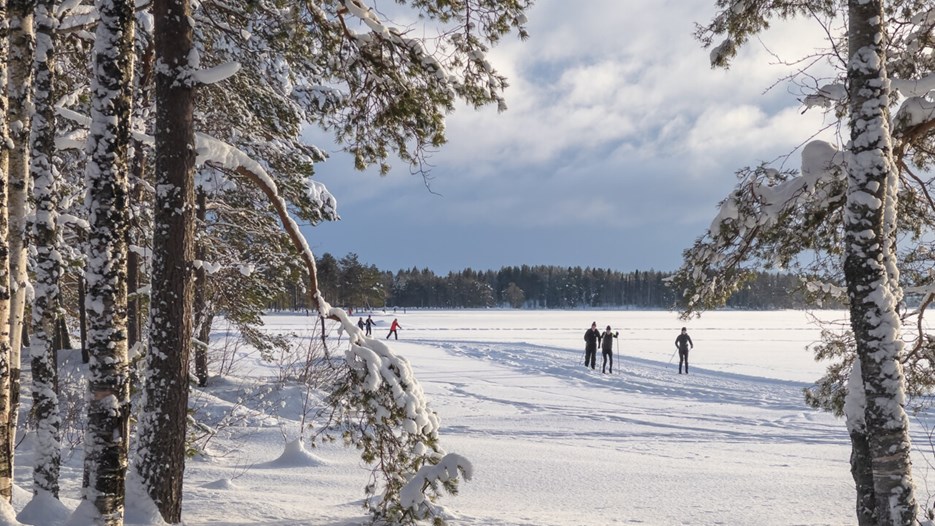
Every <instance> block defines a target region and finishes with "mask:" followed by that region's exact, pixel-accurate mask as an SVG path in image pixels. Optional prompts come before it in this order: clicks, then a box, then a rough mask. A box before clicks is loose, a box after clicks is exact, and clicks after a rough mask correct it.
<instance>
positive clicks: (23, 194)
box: [7, 0, 36, 449]
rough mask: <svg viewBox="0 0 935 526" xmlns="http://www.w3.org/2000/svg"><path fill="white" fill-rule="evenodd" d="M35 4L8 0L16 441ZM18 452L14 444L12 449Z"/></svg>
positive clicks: (12, 379) (9, 203)
mask: <svg viewBox="0 0 935 526" xmlns="http://www.w3.org/2000/svg"><path fill="white" fill-rule="evenodd" d="M35 5H36V0H9V3H8V10H9V21H10V59H9V61H10V65H9V84H8V87H7V89H8V93H9V110H8V115H9V127H10V139H12V144H13V149H12V150H11V151H10V165H9V166H10V168H9V184H8V187H7V208H8V209H9V231H8V239H9V250H10V294H11V303H10V312H9V316H8V318H9V324H10V428H11V429H10V435H9V439H10V441H11V442H12V443H15V442H16V422H17V418H18V416H19V396H20V368H21V362H22V357H21V354H22V346H23V323H24V319H23V316H24V312H25V309H26V289H27V287H28V281H29V277H28V276H27V275H26V271H27V261H26V218H27V216H28V215H29V200H28V195H27V193H28V192H29V129H30V117H31V116H30V106H31V105H32V102H31V98H32V97H31V95H32V89H33V88H32V83H33V56H34V54H35V50H36V34H35V29H34V27H33V26H34V10H35ZM10 448H11V449H12V448H13V445H12V444H11V445H10Z"/></svg>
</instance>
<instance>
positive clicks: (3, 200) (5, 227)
mask: <svg viewBox="0 0 935 526" xmlns="http://www.w3.org/2000/svg"><path fill="white" fill-rule="evenodd" d="M7 21H8V18H7V2H6V0H0V115H2V116H6V115H7V110H8V106H7V102H8V99H7V79H8V77H7V73H8V70H7V63H8V58H9V26H8V25H7ZM7 144H9V129H8V128H7V119H5V118H0V498H3V499H4V500H6V501H7V502H11V501H12V500H13V447H12V446H13V441H12V437H11V436H10V435H11V433H12V428H11V423H12V416H11V412H12V411H11V401H10V395H11V391H10V374H11V369H12V367H11V364H10V325H9V323H7V322H6V320H8V319H9V317H10V251H9V244H8V243H9V240H8V234H9V222H8V215H7V214H8V211H7V191H8V188H9V175H10V172H9V159H10V150H9V149H8V148H7Z"/></svg>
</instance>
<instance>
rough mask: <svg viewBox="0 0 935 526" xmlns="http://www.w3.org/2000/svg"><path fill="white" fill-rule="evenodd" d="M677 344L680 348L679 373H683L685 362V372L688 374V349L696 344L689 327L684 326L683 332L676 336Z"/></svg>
mask: <svg viewBox="0 0 935 526" xmlns="http://www.w3.org/2000/svg"><path fill="white" fill-rule="evenodd" d="M675 346H676V347H677V348H678V350H679V374H682V364H683V363H684V364H685V374H688V349H689V346H691V348H692V349H694V348H695V344H694V343H692V339H691V336H689V335H688V329H686V328H685V327H682V333H681V334H679V335H678V337H676V338H675Z"/></svg>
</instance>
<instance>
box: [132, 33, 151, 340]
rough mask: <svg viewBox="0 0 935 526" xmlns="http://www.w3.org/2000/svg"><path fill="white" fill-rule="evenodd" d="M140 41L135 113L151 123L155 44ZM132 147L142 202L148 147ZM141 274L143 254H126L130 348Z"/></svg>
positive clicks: (136, 333)
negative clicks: (151, 85)
mask: <svg viewBox="0 0 935 526" xmlns="http://www.w3.org/2000/svg"><path fill="white" fill-rule="evenodd" d="M138 40H139V42H138V43H137V52H138V53H139V54H140V57H141V60H140V64H139V66H138V67H137V68H136V71H137V73H138V74H137V75H136V82H135V87H136V96H135V97H134V98H133V100H134V109H133V112H134V115H135V117H134V119H136V120H138V121H139V122H149V118H150V113H151V112H150V103H151V98H152V89H151V87H150V84H151V83H152V76H153V61H154V59H155V50H154V48H153V43H152V42H151V41H149V40H148V39H145V38H144V37H142V36H140V38H139V39H138ZM133 150H134V155H133V167H132V172H131V173H132V176H131V178H130V188H131V194H132V195H131V202H132V203H142V202H143V181H144V180H145V178H146V151H147V148H146V147H144V145H143V143H142V142H140V141H138V140H134V141H133ZM134 210H135V213H134V214H133V215H132V217H131V218H130V228H129V229H127V243H128V244H130V245H136V246H141V245H142V235H141V234H140V232H142V231H143V230H144V226H143V224H142V217H141V214H142V213H143V211H142V210H141V209H139V208H135V209H134ZM142 275H143V258H142V257H141V256H140V254H138V253H137V252H135V251H132V250H131V251H129V252H128V254H127V290H128V291H129V292H130V294H131V296H130V298H129V300H128V306H127V309H128V310H127V326H128V337H129V347H130V348H131V349H133V347H134V346H136V345H137V344H138V343H140V341H141V340H142V338H143V309H142V307H141V302H140V298H139V296H138V295H137V294H135V293H136V292H137V291H138V290H139V288H140V284H141V283H142Z"/></svg>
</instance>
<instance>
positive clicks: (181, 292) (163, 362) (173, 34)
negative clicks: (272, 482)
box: [135, 0, 197, 523]
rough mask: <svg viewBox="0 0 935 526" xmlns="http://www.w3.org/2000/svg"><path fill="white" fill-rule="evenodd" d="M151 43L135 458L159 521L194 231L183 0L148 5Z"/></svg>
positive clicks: (175, 513)
mask: <svg viewBox="0 0 935 526" xmlns="http://www.w3.org/2000/svg"><path fill="white" fill-rule="evenodd" d="M153 16H154V22H155V44H156V63H157V64H159V67H158V68H156V88H155V97H156V128H155V133H154V137H155V142H156V188H157V192H156V202H155V215H154V227H153V261H152V299H151V304H150V330H149V349H148V351H147V353H146V364H147V371H148V375H149V376H148V378H147V380H146V384H145V386H144V389H143V413H142V415H141V416H140V423H139V448H138V452H139V453H138V458H137V460H136V462H135V466H136V469H137V471H138V473H139V475H140V479H141V481H142V483H143V487H144V488H146V491H147V493H149V495H150V497H152V499H153V501H154V502H155V503H156V506H157V507H158V508H159V511H160V513H161V514H162V517H163V519H165V520H166V522H169V523H177V522H179V521H180V519H181V512H182V478H183V474H184V471H185V429H186V420H187V418H186V417H187V411H188V368H189V360H190V354H191V338H192V272H191V269H192V256H193V250H194V246H193V237H194V236H193V234H194V228H193V225H194V215H193V214H194V206H193V205H194V202H193V201H194V193H193V192H194V190H193V188H194V184H193V182H194V173H195V136H194V124H193V114H194V95H195V92H194V88H193V81H192V78H191V69H192V67H196V66H197V65H195V64H191V63H190V62H189V60H190V56H191V50H192V39H193V28H192V27H191V25H190V23H189V21H190V20H191V5H190V2H189V1H188V0H155V1H154V2H153Z"/></svg>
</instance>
